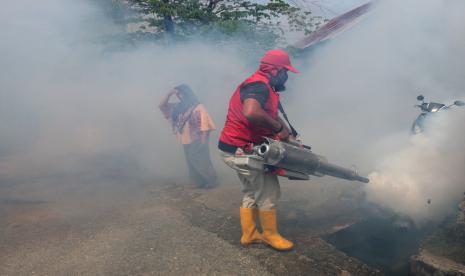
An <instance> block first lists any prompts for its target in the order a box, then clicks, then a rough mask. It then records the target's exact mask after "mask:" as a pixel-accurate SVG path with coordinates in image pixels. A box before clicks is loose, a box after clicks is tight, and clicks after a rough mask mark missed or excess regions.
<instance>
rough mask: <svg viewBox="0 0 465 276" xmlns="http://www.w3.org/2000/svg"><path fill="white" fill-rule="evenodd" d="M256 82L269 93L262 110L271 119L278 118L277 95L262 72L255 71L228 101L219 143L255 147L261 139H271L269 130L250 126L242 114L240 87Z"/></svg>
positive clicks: (271, 133)
mask: <svg viewBox="0 0 465 276" xmlns="http://www.w3.org/2000/svg"><path fill="white" fill-rule="evenodd" d="M257 81H260V82H263V83H265V84H266V86H267V87H268V91H269V97H268V99H267V101H266V102H265V105H264V106H263V109H264V110H265V112H266V113H268V115H270V116H271V117H272V118H273V119H277V118H278V104H279V94H278V93H277V92H275V91H274V90H273V89H272V88H271V86H270V85H269V80H268V78H267V77H266V76H265V75H264V74H263V73H262V72H260V71H257V72H255V73H254V74H253V75H252V76H250V77H249V78H248V79H246V80H245V81H244V82H243V83H241V84H240V85H239V86H238V87H237V89H236V91H235V92H234V94H233V95H232V97H231V99H230V100H229V108H228V115H227V116H226V123H225V124H224V128H223V130H222V131H221V136H220V141H221V142H223V143H225V144H228V145H232V146H237V147H244V146H246V145H248V144H250V143H253V144H255V145H257V144H260V143H262V142H264V139H263V137H272V136H273V135H274V134H273V132H272V131H271V130H270V129H267V128H263V127H257V126H254V125H252V124H251V123H250V122H249V120H248V119H247V118H246V117H245V116H244V115H243V114H242V108H243V104H242V102H241V94H240V90H241V87H242V86H244V85H245V84H248V83H252V82H257Z"/></svg>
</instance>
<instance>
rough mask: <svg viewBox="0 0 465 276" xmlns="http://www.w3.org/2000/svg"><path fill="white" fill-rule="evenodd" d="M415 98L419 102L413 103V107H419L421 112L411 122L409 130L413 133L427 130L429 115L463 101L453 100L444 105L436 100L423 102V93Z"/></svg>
mask: <svg viewBox="0 0 465 276" xmlns="http://www.w3.org/2000/svg"><path fill="white" fill-rule="evenodd" d="M417 100H418V101H420V102H421V103H420V104H417V105H415V107H418V108H420V110H421V113H420V115H418V117H417V118H416V119H415V121H414V122H413V124H412V127H411V129H410V132H411V133H412V134H413V135H415V134H418V133H422V132H425V131H427V129H428V120H429V118H430V117H431V116H433V115H434V114H436V113H438V112H444V111H446V110H449V109H450V108H451V107H453V106H464V105H465V102H463V101H458V100H457V101H455V102H454V103H452V104H450V105H445V104H442V103H436V102H429V103H428V102H425V97H424V96H423V95H419V96H418V97H417Z"/></svg>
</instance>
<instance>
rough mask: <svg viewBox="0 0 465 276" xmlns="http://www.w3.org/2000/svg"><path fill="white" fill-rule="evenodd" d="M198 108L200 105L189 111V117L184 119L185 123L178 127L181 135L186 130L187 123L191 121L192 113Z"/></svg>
mask: <svg viewBox="0 0 465 276" xmlns="http://www.w3.org/2000/svg"><path fill="white" fill-rule="evenodd" d="M197 106H198V105H196V106H193V107H191V109H190V110H189V115H187V117H186V118H185V119H184V121H183V122H181V125H179V126H178V132H179V133H181V132H182V130H183V129H184V126H185V125H186V123H187V121H189V118H190V117H191V116H192V113H193V112H194V110H195V109H196V108H197Z"/></svg>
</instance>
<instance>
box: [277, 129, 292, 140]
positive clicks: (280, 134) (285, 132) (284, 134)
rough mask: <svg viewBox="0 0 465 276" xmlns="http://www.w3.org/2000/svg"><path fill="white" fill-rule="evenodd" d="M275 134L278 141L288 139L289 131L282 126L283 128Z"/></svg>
mask: <svg viewBox="0 0 465 276" xmlns="http://www.w3.org/2000/svg"><path fill="white" fill-rule="evenodd" d="M276 136H278V139H279V140H280V141H288V140H289V137H290V134H289V131H288V130H287V128H286V127H283V130H281V131H280V132H278V133H277V134H276Z"/></svg>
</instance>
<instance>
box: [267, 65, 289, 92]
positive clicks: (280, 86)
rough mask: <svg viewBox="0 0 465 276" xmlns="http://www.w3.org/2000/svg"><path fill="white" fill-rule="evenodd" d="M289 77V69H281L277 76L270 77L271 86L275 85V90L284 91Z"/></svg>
mask: <svg viewBox="0 0 465 276" xmlns="http://www.w3.org/2000/svg"><path fill="white" fill-rule="evenodd" d="M287 79H288V75H287V70H286V69H281V70H279V71H278V74H276V76H271V77H270V85H271V87H273V89H274V91H276V92H283V91H285V90H286V86H284V84H285V83H286V81H287Z"/></svg>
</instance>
